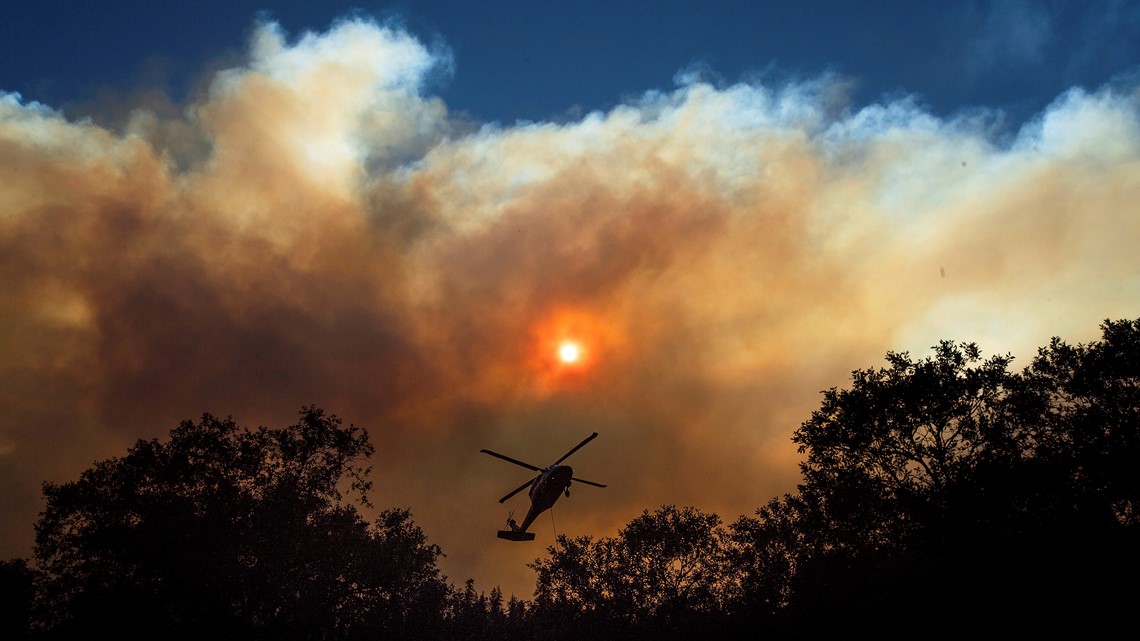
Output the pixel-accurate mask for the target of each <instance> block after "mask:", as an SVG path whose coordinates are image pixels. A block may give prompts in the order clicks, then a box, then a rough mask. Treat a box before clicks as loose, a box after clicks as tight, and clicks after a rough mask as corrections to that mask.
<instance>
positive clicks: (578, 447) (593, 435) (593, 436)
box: [554, 432, 598, 465]
mask: <svg viewBox="0 0 1140 641" xmlns="http://www.w3.org/2000/svg"><path fill="white" fill-rule="evenodd" d="M597 436H598V433H597V432H594V433H593V434H591V435H589V436H587V437H586V440H584V441H582V442H581V443H579V444H577V445H575V446H574V449H572V450H570V451H569V452H567V453H565V454H563V455H562V458H560V459H558V460H557V461H555V462H554V464H555V465H558V464H559V463H561V462H562V461H565V460H566V459H568V458H570V455H571V454H573V453H574V452H577V451H578V450H579V449H580V448H581V447H582V446H583V445H585V444H586V443H589V442H590V441H592V440H594V439H595V438H597Z"/></svg>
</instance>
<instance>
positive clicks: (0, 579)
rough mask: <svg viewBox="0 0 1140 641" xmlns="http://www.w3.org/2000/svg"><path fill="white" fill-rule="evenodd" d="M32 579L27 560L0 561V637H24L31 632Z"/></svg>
mask: <svg viewBox="0 0 1140 641" xmlns="http://www.w3.org/2000/svg"><path fill="white" fill-rule="evenodd" d="M34 580H35V572H34V571H33V570H32V569H31V568H29V567H28V562H27V560H25V559H12V560H9V561H0V603H2V604H3V606H0V638H3V639H13V640H14V639H25V638H27V637H28V635H29V633H30V632H31V630H30V628H29V625H30V623H31V616H32V595H33V582H34Z"/></svg>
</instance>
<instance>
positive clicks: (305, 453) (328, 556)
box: [35, 407, 447, 639]
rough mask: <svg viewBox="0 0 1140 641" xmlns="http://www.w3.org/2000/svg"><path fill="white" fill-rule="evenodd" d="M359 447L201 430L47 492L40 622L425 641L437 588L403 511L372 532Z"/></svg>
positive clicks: (283, 434) (143, 447)
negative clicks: (419, 638)
mask: <svg viewBox="0 0 1140 641" xmlns="http://www.w3.org/2000/svg"><path fill="white" fill-rule="evenodd" d="M372 453H373V446H372V445H371V443H370V442H369V440H368V435H367V433H366V432H364V431H363V430H360V429H359V428H356V427H354V426H351V425H350V426H348V427H345V426H343V425H342V422H341V421H340V419H338V418H337V417H335V416H326V415H325V414H324V412H323V411H322V410H321V409H319V408H316V407H305V408H302V410H301V411H300V420H299V422H298V423H296V424H295V425H292V426H289V427H286V428H283V429H268V428H265V427H260V428H258V429H257V430H254V431H248V430H244V429H241V428H239V427H238V426H237V425H236V424H235V423H234V422H233V421H232V420H231V419H225V420H221V419H217V418H215V417H213V416H210V415H209V414H207V415H205V416H203V418H202V420H201V421H200V422H198V423H197V424H194V423H191V422H189V421H186V422H183V423H182V424H181V425H179V426H178V427H176V428H175V429H173V430H172V431H171V432H170V438H169V440H168V441H166V442H161V441H159V440H157V439H154V440H149V441H146V440H142V441H139V442H137V443H136V444H135V446H134V447H132V448H131V449H130V450H129V451H128V453H127V455H126V456H125V457H121V458H114V459H110V460H107V461H102V462H99V463H97V464H96V465H95V466H94V467H93V468H91V469H89V470H87V471H85V472H83V473H82V474H81V475H80V478H79V480H78V481H74V482H69V483H64V484H59V485H56V484H51V483H48V484H45V485H44V495H45V498H46V502H47V506H46V509H45V510H44V512H43V513H42V514H41V516H40V519H39V521H38V522H37V523H36V546H35V561H36V564H37V568H38V570H39V571H40V572H41V574H42V577H41V578H40V580H39V582H38V585H37V600H36V604H37V611H36V617H37V619H38V620H39V622H40V624H41V626H42V627H43V628H44V629H45V630H47V631H48V632H51V633H55V634H57V635H59V636H75V635H77V634H103V633H105V634H113V635H115V636H118V637H127V638H140V637H148V638H154V637H165V638H200V637H203V636H206V635H209V636H212V637H215V638H218V637H220V638H239V637H240V638H245V639H248V638H254V639H256V638H273V639H290V638H298V639H328V638H357V637H362V636H365V635H368V634H376V633H380V632H385V633H388V634H389V635H397V636H398V635H399V634H400V633H401V632H409V634H410V631H411V630H413V629H414V630H418V631H421V632H422V630H423V629H424V626H425V625H431V624H432V623H433V621H435V620H438V618H439V611H440V606H441V604H442V603H443V600H444V598H445V596H446V593H447V587H446V585H445V584H444V583H443V580H442V579H441V578H440V577H439V572H438V569H437V568H436V565H435V563H436V559H437V557H438V556H439V553H440V551H439V549H438V548H437V547H435V546H433V545H430V544H428V543H427V541H426V537H425V536H424V535H423V533H422V531H421V530H420V529H419V528H418V527H417V526H415V525H414V524H413V523H412V521H411V518H410V514H409V513H408V512H407V511H404V510H387V511H384V512H382V513H381V514H380V516H379V517H378V518H377V519H376V521H375V522H373V523H368V522H366V521H365V520H364V519H363V517H362V516H361V515H360V513H359V511H358V509H357V507H356V506H357V505H361V506H368V505H369V503H368V491H369V490H370V489H371V482H370V481H369V480H368V475H369V472H370V466H369V465H368V457H369V456H370V455H371V454H372Z"/></svg>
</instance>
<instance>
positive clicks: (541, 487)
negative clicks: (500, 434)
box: [479, 432, 605, 541]
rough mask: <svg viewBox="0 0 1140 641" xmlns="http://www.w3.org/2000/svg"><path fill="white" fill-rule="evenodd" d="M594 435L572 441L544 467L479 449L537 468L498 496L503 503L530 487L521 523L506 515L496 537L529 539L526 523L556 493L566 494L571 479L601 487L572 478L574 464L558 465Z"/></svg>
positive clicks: (554, 498)
mask: <svg viewBox="0 0 1140 641" xmlns="http://www.w3.org/2000/svg"><path fill="white" fill-rule="evenodd" d="M597 436H598V433H597V432H594V433H593V434H591V435H589V436H587V437H586V439H585V440H584V441H582V442H581V443H579V444H577V445H575V446H574V448H573V449H571V450H570V451H569V452H567V453H565V454H563V455H562V458H560V459H558V460H557V461H555V462H553V463H551V464H550V465H548V466H546V467H545V468H541V467H537V466H534V465H531V464H530V463H524V462H522V461H519V460H517V459H513V458H511V457H509V456H503V455H502V454H499V453H498V452H492V451H491V450H479V451H480V452H482V453H484V454H490V455H491V456H494V457H495V458H501V459H503V460H504V461H507V462H510V463H514V464H515V465H519V466H522V467H525V468H526V469H528V470H532V471H535V472H538V475H537V476H535V477H534V478H532V479H530V480H529V481H527V482H526V483H523V484H522V485H520V486H518V487H517V488H515V489H514V490H512V491H511V492H510V493H509V494H507V495H506V496H504V497H503V498H501V499H499V503H503V502H505V501H506V500H507V499H509V498H511V497H512V496H514V495H516V494H518V493H519V492H522V491H523V490H525V489H526V488H527V487H529V488H530V492H529V495H530V510H528V511H527V513H526V518H524V519H523V522H522V525H519V524H518V523H516V522H515V520H514V519H513V518H510V517H508V518H507V525H508V526H510V529H509V530H499V533H498V537H499V538H500V539H506V540H508V541H533V540H534V532H527V531H526V529H527V528H528V527H530V524H531V523H534V519H535V518H536V517H538V515H539V514H542V513H543V512H545V511H546V510H549V509H550V508H552V507H554V503H555V501H557V500H558V498H559V497H560V496H562V495H563V494H565V495H566V496H567V497H569V496H570V483H571V481H577V482H579V483H585V484H586V485H593V486H594V487H605V485H603V484H601V483H595V482H593V481H587V480H584V479H580V478H575V477H574V468H572V467H570V466H569V465H560V463H562V461H565V460H566V459H567V458H569V457H570V455H571V454H573V453H574V452H577V451H578V450H579V449H580V448H581V447H582V446H583V445H585V444H586V443H589V442H590V441H592V440H594V439H595V438H597Z"/></svg>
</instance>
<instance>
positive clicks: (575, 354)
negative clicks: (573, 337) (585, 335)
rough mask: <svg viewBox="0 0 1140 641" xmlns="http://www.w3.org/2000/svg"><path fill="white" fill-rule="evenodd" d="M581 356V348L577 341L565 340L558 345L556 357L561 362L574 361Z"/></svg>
mask: <svg viewBox="0 0 1140 641" xmlns="http://www.w3.org/2000/svg"><path fill="white" fill-rule="evenodd" d="M581 357H582V348H581V347H579V346H578V344H577V343H574V342H571V341H565V342H563V343H562V344H561V345H559V346H558V359H559V360H561V361H562V362H563V363H574V362H576V361H577V360H578V359H579V358H581Z"/></svg>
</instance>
